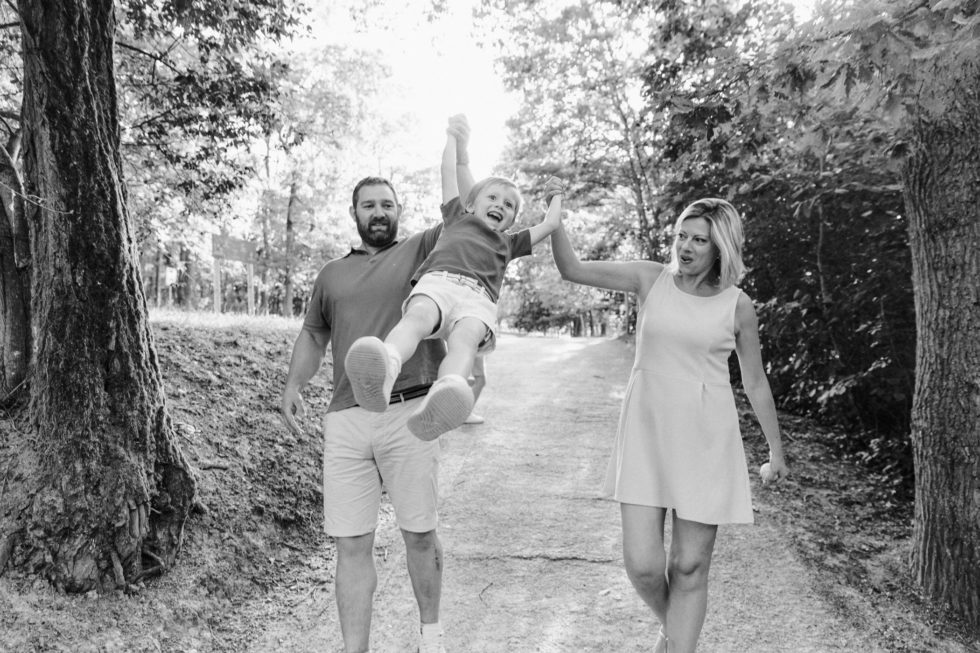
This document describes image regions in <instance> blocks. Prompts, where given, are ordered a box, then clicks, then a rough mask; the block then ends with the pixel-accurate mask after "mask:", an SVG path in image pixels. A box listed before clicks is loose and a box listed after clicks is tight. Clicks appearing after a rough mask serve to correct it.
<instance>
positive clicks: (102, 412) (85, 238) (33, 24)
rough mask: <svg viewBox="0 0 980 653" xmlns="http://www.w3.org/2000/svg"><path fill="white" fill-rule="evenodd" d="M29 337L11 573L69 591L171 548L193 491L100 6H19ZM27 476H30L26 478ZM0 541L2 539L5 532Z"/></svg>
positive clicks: (146, 564) (163, 560)
mask: <svg viewBox="0 0 980 653" xmlns="http://www.w3.org/2000/svg"><path fill="white" fill-rule="evenodd" d="M18 4H19V8H20V11H21V15H22V19H23V53H24V107H25V127H26V140H25V173H26V174H25V178H26V183H27V186H28V193H29V195H33V196H36V197H38V198H39V200H38V203H39V205H33V204H32V205H30V206H29V207H28V222H29V224H30V227H31V244H32V255H33V259H32V260H33V266H34V272H33V277H32V293H33V295H32V297H33V307H34V313H33V320H32V326H33V328H34V332H35V334H36V336H37V346H36V353H35V361H34V365H33V372H32V377H31V393H30V409H29V414H30V420H29V423H30V429H31V432H32V433H31V435H32V437H31V438H29V440H31V441H32V443H33V446H31V447H30V448H29V450H28V451H26V452H24V453H23V454H22V455H21V460H20V462H19V463H18V464H19V466H20V470H21V474H20V478H23V479H26V480H25V481H24V482H25V483H28V484H29V486H28V488H27V489H26V491H25V492H24V496H25V497H26V499H25V502H26V504H27V505H26V510H23V511H21V512H20V513H19V514H21V515H23V517H22V522H21V523H20V524H19V527H20V533H21V536H20V538H19V540H20V541H19V543H18V547H17V551H16V552H15V553H14V555H13V558H12V562H13V563H14V564H18V565H21V566H23V567H25V568H27V569H31V570H35V571H39V572H40V573H42V574H43V575H45V576H46V577H47V578H49V579H50V580H52V581H53V582H54V583H55V584H57V585H59V586H61V587H64V588H65V589H66V590H69V591H85V590H89V589H92V588H99V589H106V588H109V587H112V586H125V585H127V584H129V583H133V582H136V581H138V580H139V579H141V578H144V577H146V576H147V575H151V574H154V573H157V572H159V571H163V570H165V569H166V568H168V567H169V566H170V565H172V564H173V562H174V559H175V557H176V555H177V553H178V551H179V549H180V545H181V540H182V536H183V526H184V521H185V519H186V517H187V515H188V512H189V510H190V508H191V502H192V500H193V496H194V480H193V477H192V476H191V473H190V470H189V468H188V465H187V463H186V461H185V460H184V458H183V455H182V454H181V452H180V450H179V448H178V446H177V442H176V438H175V435H174V432H173V428H172V425H171V421H170V417H169V415H168V413H167V409H166V403H165V398H164V395H163V386H162V381H161V377H160V368H159V365H158V362H157V357H156V352H155V350H154V347H153V342H152V336H151V332H150V328H149V324H148V322H147V316H146V315H147V313H146V298H145V296H144V293H143V288H142V285H141V282H140V274H139V269H138V261H139V258H138V256H137V254H136V246H135V239H134V236H133V233H132V227H131V224H130V220H129V215H128V211H127V206H126V197H125V189H124V186H123V181H122V177H121V175H122V172H121V171H122V165H121V163H120V157H119V125H118V119H117V107H116V89H115V80H114V78H113V70H114V69H113V53H112V47H113V36H112V35H113V30H114V18H113V3H112V1H111V0H57V1H56V0H20V2H19V3H18ZM25 472H26V473H25ZM7 530H8V531H9V530H10V529H9V526H8V528H7Z"/></svg>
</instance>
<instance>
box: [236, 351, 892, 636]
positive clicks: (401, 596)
mask: <svg viewBox="0 0 980 653" xmlns="http://www.w3.org/2000/svg"><path fill="white" fill-rule="evenodd" d="M631 363H632V348H631V347H629V346H628V345H625V344H623V343H622V342H619V341H616V340H608V339H582V338H577V339H571V338H545V337H534V336H525V337H519V336H512V335H505V336H503V337H501V338H500V341H499V343H498V347H497V351H496V352H495V353H493V354H492V355H491V356H490V357H489V358H488V359H487V367H488V377H489V384H488V387H487V390H486V391H485V393H484V397H483V398H482V399H481V401H480V405H479V408H480V411H481V412H482V413H483V414H484V415H485V416H486V418H487V421H486V423H485V424H483V425H478V426H465V427H463V428H461V429H459V430H458V431H455V432H453V433H450V434H447V435H446V436H443V448H444V449H443V462H442V470H441V477H440V478H441V480H440V483H441V494H442V500H441V507H440V518H441V526H440V533H441V538H442V542H443V545H444V548H445V559H446V566H445V575H444V589H443V601H442V622H443V625H444V628H445V630H446V635H447V641H446V646H447V650H448V651H449V653H462V652H466V653H496V652H501V653H503V652H517V653H534V652H540V653H573V652H575V653H579V652H592V651H595V652H617V653H620V652H622V653H627V652H635V651H649V650H651V649H652V646H653V640H654V636H653V634H654V633H655V632H656V630H657V627H658V624H657V623H656V619H655V618H654V617H653V615H652V613H650V612H649V611H648V610H647V609H646V608H645V606H644V605H643V604H642V603H641V601H640V600H639V598H638V597H637V596H636V595H635V593H634V592H633V589H632V587H631V586H630V584H629V581H628V580H627V578H626V574H625V572H624V570H623V565H622V553H621V549H620V532H619V509H618V506H617V505H616V504H615V503H613V502H611V501H607V500H603V499H601V498H600V497H599V494H598V489H599V486H600V481H601V479H602V476H603V474H604V472H605V467H606V462H607V460H608V456H609V451H610V449H611V446H612V440H613V437H614V433H615V428H616V422H617V419H618V415H619V404H620V401H621V399H622V395H623V392H624V390H625V384H626V380H627V376H628V373H629V368H630V365H631ZM759 462H761V461H754V462H753V463H752V465H751V468H752V469H755V468H757V467H758V463H759ZM753 491H754V502H755V507H756V511H757V512H756V523H755V524H754V525H751V526H724V527H722V528H721V529H720V531H719V535H718V540H717V544H716V547H715V556H714V561H713V564H712V567H711V576H710V589H709V606H708V616H707V621H706V623H705V627H704V631H703V634H702V638H701V645H700V648H699V650H700V651H702V652H731V653H740V652H759V651H767V652H768V651H774V652H778V651H785V652H787V653H790V652H792V653H806V652H814V653H817V652H824V651H861V652H871V651H877V650H882V649H880V648H879V647H877V646H876V645H875V643H874V642H873V641H868V639H867V637H868V635H866V634H865V633H862V632H857V631H855V629H854V628H853V627H851V626H849V625H848V624H847V623H846V621H844V620H842V619H841V618H840V617H839V616H837V615H835V614H834V613H833V610H832V608H831V606H829V605H828V604H826V603H825V602H824V601H822V599H821V598H820V597H819V595H818V594H817V593H816V592H815V591H814V590H813V589H812V588H811V578H810V575H809V573H810V572H808V570H807V569H806V568H805V567H804V566H803V565H802V564H801V563H800V561H799V560H798V559H797V558H796V556H795V555H794V553H793V552H792V550H791V547H790V545H789V542H788V539H787V538H786V537H784V536H783V535H782V534H781V533H780V532H779V530H778V528H777V527H776V525H775V523H774V522H773V521H772V520H770V519H768V518H767V514H768V513H769V508H768V506H767V504H766V497H765V489H764V488H760V487H759V486H758V485H757V484H754V488H753ZM376 545H377V561H378V569H379V588H378V593H377V595H376V602H375V610H374V627H373V635H372V647H373V648H372V650H373V651H374V652H375V653H408V652H414V651H415V648H414V645H415V644H414V643H415V634H414V630H415V628H416V623H417V619H418V617H417V612H416V607H415V603H414V600H413V598H412V591H411V586H410V584H409V582H408V576H407V573H406V571H405V558H404V551H403V546H402V542H401V537H400V535H399V534H398V532H397V529H396V528H395V527H394V525H393V523H392V521H391V519H390V516H389V515H385V516H384V517H383V519H382V525H381V527H380V528H379V531H378V536H377V540H376ZM251 650H254V651H269V650H284V651H297V652H300V653H301V652H303V651H331V652H333V651H341V650H342V646H341V641H340V635H339V630H338V626H337V616H336V607H335V605H334V604H333V588H332V585H330V586H327V587H325V589H324V591H322V592H320V593H318V594H317V596H316V600H313V601H304V602H301V603H299V604H298V605H297V607H296V609H295V610H294V611H293V613H292V618H290V619H288V620H285V621H283V622H281V623H279V624H277V625H276V626H274V627H272V628H270V629H269V630H268V631H267V632H266V634H265V637H263V638H262V639H261V640H260V641H257V642H255V643H254V646H253V647H252V648H251Z"/></svg>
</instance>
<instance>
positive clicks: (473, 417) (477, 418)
mask: <svg viewBox="0 0 980 653" xmlns="http://www.w3.org/2000/svg"><path fill="white" fill-rule="evenodd" d="M484 421H485V420H484V419H483V415H477V414H476V413H470V415H469V417H467V418H466V419H464V420H463V424H483V422H484Z"/></svg>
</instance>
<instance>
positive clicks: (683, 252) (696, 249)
mask: <svg viewBox="0 0 980 653" xmlns="http://www.w3.org/2000/svg"><path fill="white" fill-rule="evenodd" d="M674 255H675V256H676V257H677V269H678V270H679V271H680V272H681V274H690V275H694V276H697V275H699V274H701V273H703V272H707V271H708V270H710V269H711V266H712V265H713V264H714V262H715V259H716V258H718V248H717V247H715V244H714V243H712V242H711V223H710V222H708V221H707V220H705V219H704V218H687V219H686V220H684V222H682V223H681V228H680V231H678V232H677V235H675V236H674Z"/></svg>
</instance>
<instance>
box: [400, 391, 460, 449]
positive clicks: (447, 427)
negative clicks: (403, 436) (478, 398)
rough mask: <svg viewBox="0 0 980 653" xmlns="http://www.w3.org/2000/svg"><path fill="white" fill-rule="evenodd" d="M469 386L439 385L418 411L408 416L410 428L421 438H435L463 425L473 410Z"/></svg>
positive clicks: (427, 396)
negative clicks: (468, 391)
mask: <svg viewBox="0 0 980 653" xmlns="http://www.w3.org/2000/svg"><path fill="white" fill-rule="evenodd" d="M467 390H469V387H466V388H462V387H458V386H455V385H437V386H435V387H434V388H433V389H432V390H431V391H429V394H428V395H426V397H425V399H424V400H423V403H422V405H421V406H420V407H419V409H418V411H417V412H415V413H414V414H413V415H412V416H411V417H409V418H408V430H409V431H411V432H412V434H414V435H415V437H417V438H418V439H420V440H425V441H429V440H435V439H436V438H438V437H439V436H440V435H442V434H443V433H445V432H447V431H452V430H453V429H455V428H459V427H460V426H462V424H463V421H464V420H466V418H467V417H469V415H470V411H472V410H473V403H474V402H473V395H472V393H467Z"/></svg>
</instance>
